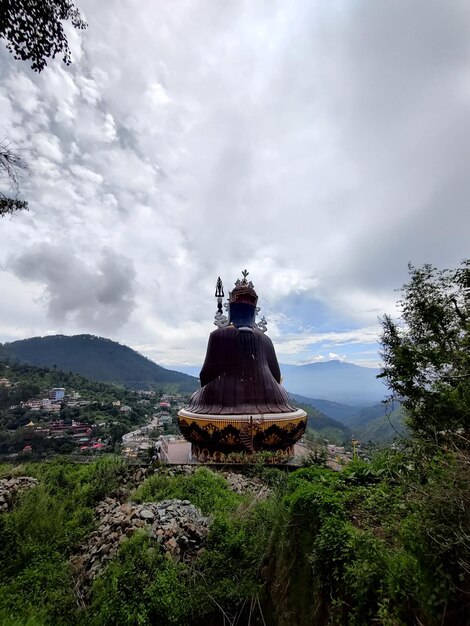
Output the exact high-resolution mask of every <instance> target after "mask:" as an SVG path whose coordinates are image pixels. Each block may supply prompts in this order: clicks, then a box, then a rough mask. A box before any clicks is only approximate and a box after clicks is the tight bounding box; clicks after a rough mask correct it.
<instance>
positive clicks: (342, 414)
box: [289, 393, 361, 422]
mask: <svg viewBox="0 0 470 626" xmlns="http://www.w3.org/2000/svg"><path fill="white" fill-rule="evenodd" d="M289 397H290V398H292V400H293V401H294V402H297V403H299V402H300V403H301V404H308V405H309V406H313V407H315V408H316V409H318V410H319V411H321V412H322V413H323V414H324V415H326V416H327V417H331V418H332V419H334V420H339V421H340V422H347V421H348V420H350V419H351V417H353V416H354V415H356V414H357V412H358V410H361V409H358V407H357V406H349V404H341V402H332V401H331V400H323V399H322V398H307V397H306V396H301V395H299V394H298V393H289Z"/></svg>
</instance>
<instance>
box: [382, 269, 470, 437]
mask: <svg viewBox="0 0 470 626" xmlns="http://www.w3.org/2000/svg"><path fill="white" fill-rule="evenodd" d="M408 267H409V274H410V280H409V282H408V283H406V284H405V285H404V286H403V287H402V290H401V291H402V298H401V300H400V301H399V305H400V308H401V319H400V320H399V321H394V320H393V319H392V318H391V317H390V316H389V315H386V316H385V317H384V318H383V320H382V329H383V332H382V337H381V343H382V353H381V356H382V359H383V368H382V369H383V371H382V374H381V375H380V376H381V377H384V378H385V379H386V380H387V382H388V385H389V388H390V391H391V397H392V398H394V399H399V400H400V401H401V402H402V403H403V404H404V407H405V409H406V413H407V421H408V426H409V427H410V429H411V430H412V432H413V433H414V435H415V436H416V437H418V438H420V439H422V440H425V441H426V442H427V443H433V444H436V445H441V444H442V443H443V442H446V443H447V444H448V443H449V442H450V441H452V443H453V444H454V445H458V446H459V447H460V446H462V447H467V446H469V447H470V259H466V260H464V261H463V262H462V263H461V265H460V267H458V268H456V269H444V270H439V269H437V268H435V267H433V266H431V265H429V264H427V265H424V266H423V267H421V268H416V267H413V266H412V265H409V266H408Z"/></svg>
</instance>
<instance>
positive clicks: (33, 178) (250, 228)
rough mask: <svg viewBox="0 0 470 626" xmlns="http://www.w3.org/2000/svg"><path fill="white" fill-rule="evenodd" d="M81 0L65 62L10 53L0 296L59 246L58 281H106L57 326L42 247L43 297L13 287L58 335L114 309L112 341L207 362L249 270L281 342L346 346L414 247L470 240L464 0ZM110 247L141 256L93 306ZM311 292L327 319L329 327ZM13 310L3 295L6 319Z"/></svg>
mask: <svg viewBox="0 0 470 626" xmlns="http://www.w3.org/2000/svg"><path fill="white" fill-rule="evenodd" d="M80 8H81V10H82V11H83V12H84V13H85V14H86V17H87V20H88V22H89V28H88V29H87V30H86V31H80V32H78V31H74V30H73V29H72V30H71V31H70V33H69V36H70V44H71V48H72V56H73V64H72V65H71V66H70V67H65V66H64V65H63V64H62V63H61V62H60V60H59V59H56V60H54V61H53V62H51V63H50V64H48V67H47V68H46V69H45V70H44V71H43V72H42V73H41V74H39V75H37V74H34V73H33V72H31V71H30V70H28V68H27V65H26V64H21V63H20V62H18V61H14V60H13V58H12V57H11V55H9V54H8V53H7V52H6V51H3V50H2V51H0V64H1V69H2V74H1V79H0V137H1V136H3V135H5V136H8V137H10V138H11V139H12V140H13V141H14V142H15V144H16V145H17V146H18V147H19V148H21V149H22V150H23V151H24V152H23V154H25V155H26V159H27V160H28V161H29V175H28V178H27V179H26V180H25V181H24V183H23V184H22V187H23V192H24V193H23V195H24V196H25V197H27V198H28V199H29V200H30V206H31V211H30V213H28V214H23V215H18V216H16V217H15V218H14V219H13V220H8V221H5V220H3V221H2V231H3V235H4V236H3V240H2V241H3V242H4V246H3V247H2V250H1V251H0V264H2V265H3V267H5V271H4V272H2V273H1V274H0V288H1V289H2V293H3V292H4V291H3V290H4V288H5V287H4V285H5V284H8V290H9V291H8V293H9V294H11V296H10V297H12V298H14V294H15V290H17V291H19V290H21V289H23V290H25V291H26V292H28V293H29V290H30V289H31V283H30V282H28V280H27V279H28V277H30V278H31V277H33V276H36V279H37V276H38V275H37V271H38V270H37V268H35V267H34V265H29V266H27V267H26V266H24V264H23V270H22V273H21V276H22V279H21V280H19V279H18V278H17V277H14V276H13V271H14V269H15V267H16V271H18V266H14V264H12V262H11V261H9V259H13V258H16V259H18V258H27V255H28V254H30V252H31V250H36V251H38V250H41V251H43V252H44V251H45V250H46V248H47V246H49V245H50V244H51V242H52V244H53V246H56V247H57V246H58V247H60V248H61V249H62V251H63V254H64V255H65V257H64V258H65V259H66V262H65V264H63V267H62V270H63V271H64V276H65V277H67V276H69V277H70V276H73V280H74V281H76V282H77V283H86V281H88V280H91V281H92V283H93V285H95V287H94V288H93V289H92V290H91V292H92V297H91V300H90V304H89V306H88V305H86V306H85V305H84V306H81V305H80V306H79V304H78V302H77V301H76V300H74V299H73V298H74V294H73V293H69V296H68V297H70V298H72V300H70V301H68V300H67V302H69V305H67V306H69V308H67V307H65V304H66V303H65V301H63V300H60V302H61V306H62V305H63V306H64V307H65V309H61V308H60V306H59V310H61V311H62V310H66V311H68V312H67V313H66V314H64V316H63V319H64V321H63V322H59V321H58V320H59V318H60V316H58V315H57V314H56V313H57V311H56V309H54V306H52V308H51V304H50V303H51V302H54V298H55V295H54V293H55V292H53V291H51V289H52V287H51V285H53V279H52V278H51V275H52V274H51V272H52V268H53V261H54V259H53V258H50V259H49V260H50V263H48V265H47V268H48V269H47V272H46V270H45V269H44V266H43V265H41V267H43V274H41V281H42V282H41V283H40V284H41V285H42V287H41V290H42V291H41V293H44V289H45V290H46V291H45V293H46V296H47V302H46V303H45V302H38V303H36V304H34V305H33V306H28V303H27V301H26V300H25V299H24V298H23V297H22V296H20V295H18V298H17V303H18V304H17V306H18V312H17V316H16V317H17V318H18V319H20V320H22V325H23V326H22V328H28V329H30V328H32V327H34V328H35V329H36V331H35V334H40V333H41V332H46V330H50V328H51V316H52V317H53V318H54V320H53V327H54V328H56V329H57V330H58V331H61V330H62V331H64V332H65V331H67V332H84V331H85V330H86V331H91V332H94V331H96V332H98V331H99V332H101V331H100V328H103V324H104V321H103V320H105V319H107V320H108V323H107V325H106V333H107V334H108V335H109V336H110V337H111V338H115V339H119V340H121V341H125V342H127V343H129V344H131V345H135V346H143V348H142V349H143V350H144V351H145V352H146V353H147V354H149V355H150V356H152V357H154V358H156V359H157V360H158V361H159V362H164V363H167V364H170V363H171V364H177V363H178V362H183V361H184V362H185V363H200V361H201V360H202V357H203V354H204V350H205V343H206V339H207V334H208V332H209V331H210V330H211V329H212V316H213V313H214V310H213V309H214V303H213V300H212V295H213V294H212V292H213V288H214V283H215V279H216V278H217V276H218V275H221V276H222V278H223V279H224V282H225V284H226V289H227V290H229V289H230V288H231V283H232V281H234V280H235V279H236V278H237V277H238V276H239V273H240V271H241V270H242V269H243V268H245V267H247V268H248V269H249V270H250V272H251V274H250V278H252V279H253V281H254V283H255V286H256V288H257V290H258V292H259V295H260V305H261V307H262V313H265V314H266V315H267V317H268V332H269V334H270V335H271V336H272V337H273V339H275V341H276V345H277V348H278V350H279V353H280V355H281V356H284V357H288V358H289V360H290V361H295V360H296V359H297V360H302V361H308V359H315V358H329V356H328V355H329V353H330V352H331V354H335V355H340V356H341V357H343V356H346V357H347V358H348V359H351V358H355V357H354V355H353V354H352V353H350V352H349V351H348V350H349V349H351V346H358V345H359V344H361V343H363V344H364V345H365V346H374V345H375V344H374V342H375V341H376V338H377V335H378V334H379V330H380V328H379V324H378V321H377V318H378V317H380V316H381V315H382V314H383V313H384V312H386V311H387V312H392V313H393V312H394V311H395V301H396V299H397V297H398V296H397V294H396V292H395V291H394V289H396V288H397V287H399V286H400V285H401V284H402V283H403V282H404V281H405V280H406V273H407V270H406V266H407V262H408V261H412V262H413V263H415V264H421V263H423V262H431V263H435V264H437V265H441V266H452V265H456V264H457V263H458V262H459V261H460V260H461V258H462V257H464V256H465V254H468V241H467V239H468V235H467V233H468V231H469V230H470V222H469V220H470V213H469V212H468V207H467V200H468V197H469V194H470V182H469V180H468V175H467V172H466V168H467V165H466V164H467V163H468V161H469V158H470V152H469V151H470V148H469V146H470V142H469V141H468V135H469V131H470V123H469V121H468V97H469V91H468V89H467V88H466V87H465V85H466V84H467V82H468V80H467V79H468V67H469V62H470V46H469V43H468V41H469V40H468V27H469V25H470V9H469V7H467V5H466V4H465V3H462V2H460V1H459V0H451V1H450V2H448V3H446V4H445V6H444V5H443V4H442V3H440V2H438V1H437V0H431V1H429V0H426V2H424V0H417V2H415V3H413V6H412V7H410V5H409V3H407V2H404V1H403V0H386V1H385V2H381V3H373V4H368V3H355V2H342V3H318V2H316V3H312V2H307V0H293V1H292V2H290V3H287V4H286V3H280V2H274V3H272V2H270V3H268V2H261V3H256V4H253V3H247V2H242V3H229V4H227V5H225V6H224V10H223V11H221V10H220V6H219V5H218V4H217V3H214V2H211V1H209V0H196V1H195V2H193V3H187V2H183V1H180V0H177V1H176V2H173V3H170V4H169V3H164V2H157V3H152V4H151V5H147V4H145V5H144V4H143V3H141V2H137V0H132V1H129V2H126V3H118V4H116V3H105V2H104V3H96V2H92V1H91V0H83V3H82V5H81V7H80ZM103 247H108V248H109V249H110V250H112V251H114V252H113V254H115V255H117V257H116V258H117V259H118V261H116V263H117V266H118V268H119V267H121V266H120V265H119V259H122V258H125V259H128V269H129V268H133V270H134V271H135V278H134V279H133V283H132V290H131V291H129V293H132V295H131V296H129V297H130V299H131V301H132V303H133V304H132V306H130V305H129V303H128V304H127V305H126V304H124V305H123V307H124V308H123V314H122V315H119V314H118V313H116V312H115V309H113V313H110V310H108V312H107V313H106V312H103V310H104V311H106V310H107V309H106V306H104V305H99V306H98V310H99V311H102V313H99V314H98V315H97V316H94V315H93V311H92V309H93V307H94V306H95V305H96V302H97V301H99V297H100V296H99V294H98V292H99V287H98V286H96V284H95V283H94V282H93V281H94V278H93V276H94V275H95V274H98V275H101V274H103V273H104V274H106V276H108V275H109V272H110V267H106V269H104V265H103V263H104V261H103V259H102V257H101V250H102V249H103ZM41 258H42V259H43V260H44V254H43V256H42V257H41ZM36 261H38V259H37V258H36ZM65 270H67V271H65ZM121 270H122V267H121ZM130 274H131V273H129V274H127V276H130ZM61 280H62V278H61ZM68 280H69V278H63V288H64V289H65V290H66V291H67V293H68V286H69V285H68ZM100 280H101V281H102V282H101V283H100V284H101V285H102V284H106V285H108V287H107V289H108V290H109V289H112V288H113V285H115V283H114V282H113V281H112V280H111V279H110V282H109V283H108V282H106V279H105V278H101V279H100ZM51 281H52V282H51ZM103 281H104V283H103ZM61 284H62V283H61ZM128 286H129V285H128ZM114 288H116V287H114ZM106 293H108V292H106ZM108 295H109V293H108ZM299 295H304V296H305V298H304V299H301V300H299V301H301V302H302V305H301V306H303V307H304V308H303V309H302V310H301V311H298V312H296V311H295V310H290V311H289V320H287V319H286V318H285V317H283V315H282V314H280V311H281V309H282V310H283V308H284V307H285V306H286V302H287V301H288V300H289V299H295V298H296V297H298V296H299ZM307 296H310V297H311V301H312V302H313V301H315V302H316V303H321V304H322V305H324V306H325V307H327V308H328V310H329V312H330V313H331V321H330V322H328V320H327V319H326V320H323V321H322V324H323V326H321V327H320V326H318V325H317V323H316V315H317V312H316V310H315V305H314V304H312V309H311V310H310V309H308V306H309V305H308V302H309V300H308V297H307ZM80 297H81V298H86V297H87V296H86V293H85V292H84V291H80ZM306 303H307V304H306ZM87 306H88V308H87ZM100 307H101V308H100ZM126 307H127V308H126ZM83 311H85V312H83ZM28 319H31V320H32V321H31V322H28ZM338 319H341V325H337V326H335V324H337V321H336V320H338ZM123 320H129V321H128V322H123ZM131 322H132V323H131ZM14 328H17V324H16V320H12V313H11V310H7V311H5V310H4V311H0V335H1V336H3V337H9V338H11V333H12V332H13V330H12V329H14ZM311 328H314V331H315V332H313V331H312V330H311ZM344 329H353V330H348V331H345V330H344ZM357 329H359V330H357ZM20 333H21V330H20V329H18V334H20ZM339 346H341V347H339ZM342 346H349V348H348V350H346V348H344V349H343V347H342ZM357 358H358V359H362V360H363V361H364V362H366V361H367V362H369V363H370V362H373V361H374V357H373V355H372V356H371V355H365V354H363V355H362V356H361V355H359V354H358V356H357Z"/></svg>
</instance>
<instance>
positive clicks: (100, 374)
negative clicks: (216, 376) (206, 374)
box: [2, 335, 199, 393]
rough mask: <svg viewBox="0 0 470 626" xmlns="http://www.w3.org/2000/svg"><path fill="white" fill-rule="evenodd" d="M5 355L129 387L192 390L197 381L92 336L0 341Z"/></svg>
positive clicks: (195, 386)
mask: <svg viewBox="0 0 470 626" xmlns="http://www.w3.org/2000/svg"><path fill="white" fill-rule="evenodd" d="M2 350H3V353H4V355H5V356H7V357H10V359H13V360H15V359H16V360H18V361H20V362H23V363H30V364H32V365H36V366H38V367H49V368H54V367H57V368H58V369H60V370H62V371H65V372H69V371H70V372H75V373H77V374H81V375H82V376H85V377H87V378H91V379H93V380H98V381H102V382H106V383H114V384H120V385H125V386H126V387H130V388H131V389H153V390H159V391H168V392H181V393H191V392H193V391H195V390H196V389H197V388H198V387H199V380H198V379H197V378H195V377H194V376H188V375H187V374H182V373H181V372H175V371H173V370H168V369H165V368H164V367H161V366H160V365H157V364H156V363H154V362H153V361H151V360H150V359H147V358H146V357H144V356H142V355H141V354H139V353H138V352H136V351H135V350H132V348H129V347H128V346H124V345H121V344H120V343H117V342H116V341H111V340H110V339H105V338H103V337H95V336H94V335H72V336H66V335H51V336H47V337H32V338H31V339H22V340H20V341H13V342H11V343H6V344H3V346H2Z"/></svg>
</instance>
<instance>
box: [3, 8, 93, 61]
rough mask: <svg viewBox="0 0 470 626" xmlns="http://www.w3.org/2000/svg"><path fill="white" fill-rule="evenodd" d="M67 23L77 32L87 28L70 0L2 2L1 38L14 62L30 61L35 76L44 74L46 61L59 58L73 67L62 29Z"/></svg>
mask: <svg viewBox="0 0 470 626" xmlns="http://www.w3.org/2000/svg"><path fill="white" fill-rule="evenodd" d="M68 20H70V22H71V23H72V26H74V27H75V28H77V29H80V30H82V29H84V28H86V27H87V24H86V22H85V21H84V20H83V18H82V16H81V15H80V12H79V10H78V9H77V8H76V7H75V6H74V4H73V2H71V0H15V1H14V2H12V1H11V0H0V37H1V38H3V39H5V40H6V42H7V43H6V47H7V49H8V50H9V51H10V52H11V53H12V54H13V55H14V57H15V59H18V60H22V61H31V69H33V70H34V71H35V72H40V71H41V70H43V69H44V68H45V67H46V65H47V59H50V58H54V57H55V56H56V55H57V54H62V60H63V61H64V63H65V64H66V65H70V63H71V55H70V48H69V44H68V41H67V37H66V34H65V32H64V25H63V22H66V21H68Z"/></svg>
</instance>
